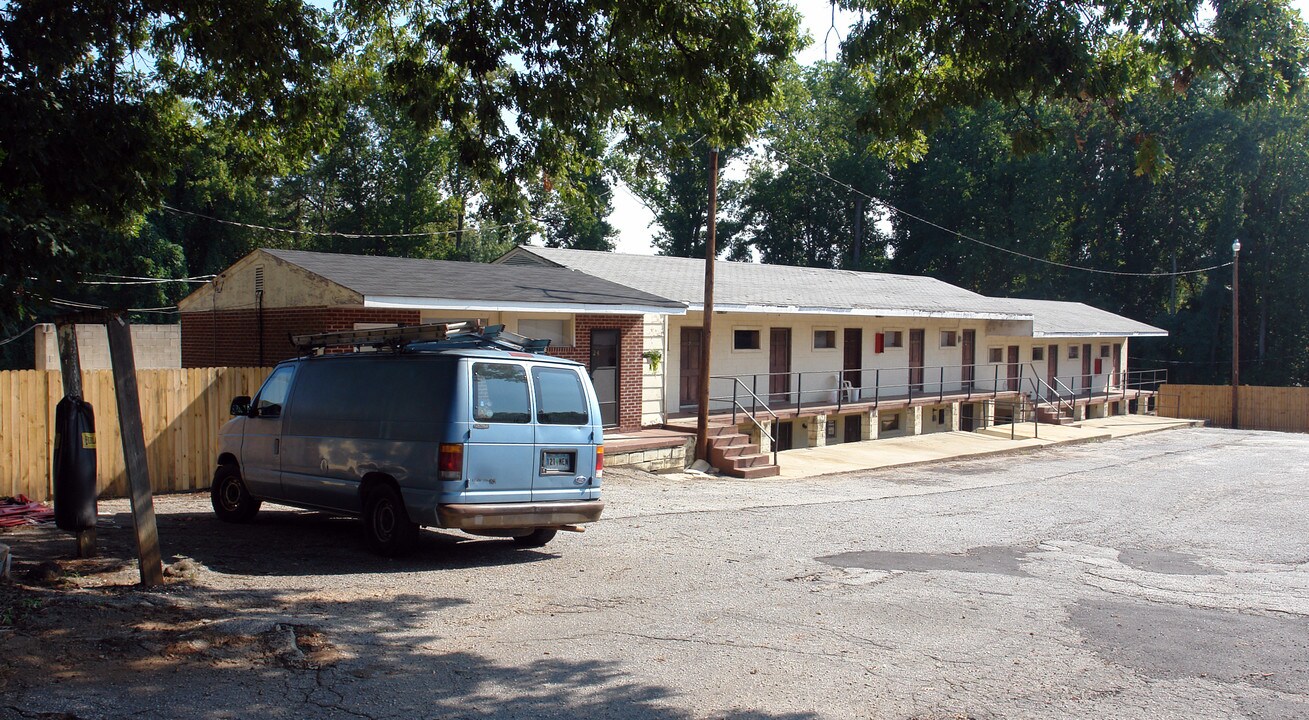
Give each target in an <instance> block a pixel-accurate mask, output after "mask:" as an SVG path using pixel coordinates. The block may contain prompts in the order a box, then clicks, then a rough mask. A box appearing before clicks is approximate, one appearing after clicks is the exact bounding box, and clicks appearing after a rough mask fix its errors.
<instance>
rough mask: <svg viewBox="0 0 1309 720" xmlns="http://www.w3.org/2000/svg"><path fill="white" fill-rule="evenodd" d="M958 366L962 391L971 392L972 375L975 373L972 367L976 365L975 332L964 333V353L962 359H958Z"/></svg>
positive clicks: (966, 331) (967, 331)
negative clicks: (960, 367)
mask: <svg viewBox="0 0 1309 720" xmlns="http://www.w3.org/2000/svg"><path fill="white" fill-rule="evenodd" d="M959 364H960V365H961V366H962V369H961V370H960V379H961V380H962V381H963V385H964V390H972V389H973V375H974V372H975V367H974V366H975V365H976V364H977V331H976V330H965V331H964V353H963V357H962V358H960V359H959Z"/></svg>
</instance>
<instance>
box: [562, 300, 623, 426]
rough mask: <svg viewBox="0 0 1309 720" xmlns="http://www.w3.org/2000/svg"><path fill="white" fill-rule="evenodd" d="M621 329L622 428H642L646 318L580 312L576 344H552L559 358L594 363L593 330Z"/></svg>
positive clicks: (575, 324) (619, 388)
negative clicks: (566, 345) (644, 321)
mask: <svg viewBox="0 0 1309 720" xmlns="http://www.w3.org/2000/svg"><path fill="white" fill-rule="evenodd" d="M592 330H618V332H619V338H620V339H619V342H618V345H619V346H618V373H619V379H618V429H619V430H639V429H640V428H641V382H642V381H641V369H642V363H644V362H645V360H644V359H643V358H642V357H641V352H642V351H643V350H644V336H643V333H644V328H643V318H642V317H641V316H640V315H578V316H577V317H576V319H575V321H574V337H575V338H576V340H575V342H574V345H573V347H552V348H550V350H549V353H550V354H551V355H554V356H555V357H561V358H567V359H569V360H576V361H577V362H580V363H582V364H583V365H586V366H587V367H588V368H589V367H590V364H591V331H592Z"/></svg>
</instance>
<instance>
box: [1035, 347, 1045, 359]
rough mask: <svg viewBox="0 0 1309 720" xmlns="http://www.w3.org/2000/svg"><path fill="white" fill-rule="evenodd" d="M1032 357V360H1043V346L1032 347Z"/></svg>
mask: <svg viewBox="0 0 1309 720" xmlns="http://www.w3.org/2000/svg"><path fill="white" fill-rule="evenodd" d="M1032 359H1033V360H1044V359H1045V348H1043V347H1034V348H1032Z"/></svg>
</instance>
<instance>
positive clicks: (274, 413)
mask: <svg viewBox="0 0 1309 720" xmlns="http://www.w3.org/2000/svg"><path fill="white" fill-rule="evenodd" d="M294 374H295V367H294V366H292V365H286V366H284V367H280V368H278V369H276V370H274V371H273V374H272V375H269V376H268V379H267V380H265V381H264V386H263V387H261V388H259V397H258V399H256V400H255V408H256V409H257V410H258V416H259V417H264V418H275V417H281V416H282V406H283V405H285V404H286V393H287V391H288V390H290V389H291V376H292V375H294Z"/></svg>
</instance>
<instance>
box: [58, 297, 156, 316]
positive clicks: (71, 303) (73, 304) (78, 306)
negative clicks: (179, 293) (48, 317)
mask: <svg viewBox="0 0 1309 720" xmlns="http://www.w3.org/2000/svg"><path fill="white" fill-rule="evenodd" d="M43 299H44V300H45V301H46V302H48V303H51V304H53V305H62V306H64V307H69V308H73V309H74V310H108V309H110V308H109V306H107V305H94V304H91V303H84V302H78V301H76V300H65V299H63V298H56V297H47V298H43ZM124 309H125V310H126V311H127V312H158V313H170V312H178V310H177V308H175V307H172V306H171V305H166V306H162V307H149V308H124Z"/></svg>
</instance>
